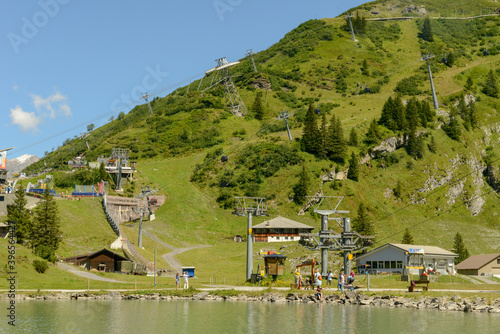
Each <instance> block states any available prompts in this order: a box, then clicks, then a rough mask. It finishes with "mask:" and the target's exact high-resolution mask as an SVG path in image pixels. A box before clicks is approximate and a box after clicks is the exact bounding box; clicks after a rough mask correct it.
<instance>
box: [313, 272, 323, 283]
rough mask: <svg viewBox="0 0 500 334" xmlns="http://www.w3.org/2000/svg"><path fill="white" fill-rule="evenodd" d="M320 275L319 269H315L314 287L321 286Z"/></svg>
mask: <svg viewBox="0 0 500 334" xmlns="http://www.w3.org/2000/svg"><path fill="white" fill-rule="evenodd" d="M321 279H322V277H321V274H320V273H319V269H316V272H315V273H314V286H321Z"/></svg>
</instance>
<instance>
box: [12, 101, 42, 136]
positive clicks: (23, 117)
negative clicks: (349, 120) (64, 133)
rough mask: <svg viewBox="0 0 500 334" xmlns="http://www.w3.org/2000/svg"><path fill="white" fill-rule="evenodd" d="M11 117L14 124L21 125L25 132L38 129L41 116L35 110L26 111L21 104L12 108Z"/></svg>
mask: <svg viewBox="0 0 500 334" xmlns="http://www.w3.org/2000/svg"><path fill="white" fill-rule="evenodd" d="M10 118H11V119H12V123H13V124H17V125H19V127H20V128H21V130H22V131H23V132H26V131H28V130H33V131H37V130H38V124H40V118H38V117H37V116H36V115H35V113H34V112H28V111H24V110H23V109H22V108H21V107H20V106H16V107H15V108H14V109H10Z"/></svg>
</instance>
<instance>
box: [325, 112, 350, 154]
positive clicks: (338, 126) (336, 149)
mask: <svg viewBox="0 0 500 334" xmlns="http://www.w3.org/2000/svg"><path fill="white" fill-rule="evenodd" d="M328 132H329V142H330V146H329V152H328V157H329V158H330V159H332V160H333V161H336V162H340V163H343V162H344V160H345V156H346V154H347V145H346V142H345V138H344V130H343V129H342V123H341V122H340V118H335V115H334V116H332V119H331V121H330V127H329V131H328Z"/></svg>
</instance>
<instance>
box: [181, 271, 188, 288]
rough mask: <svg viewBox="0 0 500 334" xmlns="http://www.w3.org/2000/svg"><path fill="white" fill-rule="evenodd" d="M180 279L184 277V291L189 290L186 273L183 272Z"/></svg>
mask: <svg viewBox="0 0 500 334" xmlns="http://www.w3.org/2000/svg"><path fill="white" fill-rule="evenodd" d="M182 277H184V289H189V281H188V279H189V275H188V273H187V271H185V272H184V275H182Z"/></svg>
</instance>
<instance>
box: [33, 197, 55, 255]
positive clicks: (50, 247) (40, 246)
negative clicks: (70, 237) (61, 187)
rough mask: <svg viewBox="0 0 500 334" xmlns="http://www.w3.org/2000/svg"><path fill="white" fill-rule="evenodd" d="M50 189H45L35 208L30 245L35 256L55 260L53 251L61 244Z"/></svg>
mask: <svg viewBox="0 0 500 334" xmlns="http://www.w3.org/2000/svg"><path fill="white" fill-rule="evenodd" d="M50 190H51V189H50V187H47V188H46V189H45V193H44V194H43V195H42V200H41V201H40V203H39V204H38V206H37V207H36V211H35V217H34V218H33V234H32V238H31V244H32V247H33V249H34V251H35V253H36V254H39V255H40V256H41V257H43V258H45V259H47V260H49V261H54V260H55V256H54V254H55V251H56V250H57V249H58V248H59V244H60V242H61V229H60V228H61V222H60V218H59V212H58V209H57V204H56V202H55V200H54V197H53V196H52V195H51V194H50Z"/></svg>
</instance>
